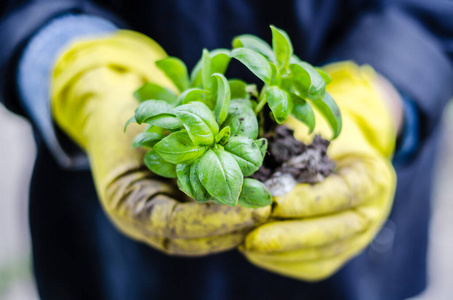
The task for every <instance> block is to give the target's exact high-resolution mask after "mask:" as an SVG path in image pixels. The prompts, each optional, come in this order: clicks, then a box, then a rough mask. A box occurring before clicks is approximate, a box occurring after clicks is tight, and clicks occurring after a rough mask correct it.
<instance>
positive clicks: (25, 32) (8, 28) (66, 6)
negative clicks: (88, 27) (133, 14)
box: [0, 0, 125, 116]
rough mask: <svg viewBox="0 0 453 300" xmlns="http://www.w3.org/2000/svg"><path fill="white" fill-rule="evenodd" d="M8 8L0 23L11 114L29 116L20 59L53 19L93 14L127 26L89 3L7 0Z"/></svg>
mask: <svg viewBox="0 0 453 300" xmlns="http://www.w3.org/2000/svg"><path fill="white" fill-rule="evenodd" d="M5 2H8V5H6V4H1V5H2V6H4V7H6V6H7V7H6V8H5V10H6V11H5V12H4V14H3V16H2V18H1V20H0V41H2V42H1V43H0V101H1V102H3V103H4V104H5V106H6V107H7V108H8V109H10V110H11V111H13V112H15V113H18V114H21V115H24V116H26V113H25V111H24V109H23V108H22V106H21V104H20V101H19V99H18V95H17V88H16V77H15V74H16V72H17V65H18V60H19V57H20V55H21V53H22V50H23V48H24V47H25V45H26V44H27V42H28V40H29V39H30V38H31V37H32V36H33V35H34V34H35V33H36V32H37V31H38V30H39V29H40V28H41V27H43V26H44V25H45V24H46V23H47V22H48V21H49V20H51V19H53V18H55V17H57V16H60V15H64V14H68V13H74V14H89V15H94V16H99V17H102V18H104V19H106V20H109V21H111V22H112V23H114V24H116V25H117V26H118V27H125V25H124V23H123V22H122V21H121V20H120V19H119V18H117V17H116V16H114V15H113V14H111V13H109V12H108V11H106V10H104V9H102V8H100V7H98V6H96V5H95V4H93V3H91V2H90V1H85V0H35V1H32V0H27V1H18V0H17V1H5Z"/></svg>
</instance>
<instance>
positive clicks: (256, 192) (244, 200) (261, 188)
mask: <svg viewBox="0 0 453 300" xmlns="http://www.w3.org/2000/svg"><path fill="white" fill-rule="evenodd" d="M238 204H239V206H242V207H246V208H259V207H264V206H268V205H271V204H272V196H271V194H270V192H269V190H268V189H267V188H266V186H265V185H264V184H263V183H262V182H260V181H258V180H256V179H252V178H245V179H244V184H243V185H242V191H241V195H240V196H239V201H238Z"/></svg>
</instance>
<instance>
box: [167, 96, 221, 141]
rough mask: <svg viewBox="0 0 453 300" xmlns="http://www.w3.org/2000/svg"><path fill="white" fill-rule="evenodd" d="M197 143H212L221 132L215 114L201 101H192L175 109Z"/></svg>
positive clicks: (175, 112)
mask: <svg viewBox="0 0 453 300" xmlns="http://www.w3.org/2000/svg"><path fill="white" fill-rule="evenodd" d="M173 113H174V114H175V115H176V116H177V117H178V119H179V120H180V121H181V122H182V124H183V125H184V127H185V128H186V130H187V132H188V134H189V136H190V138H191V140H192V142H193V143H194V144H195V145H211V144H212V143H214V136H215V135H216V134H217V133H218V132H219V125H218V124H217V121H216V119H215V116H214V114H213V113H212V111H211V110H210V109H209V107H207V106H206V104H204V103H201V102H191V103H189V104H184V105H181V106H178V107H176V108H175V109H173Z"/></svg>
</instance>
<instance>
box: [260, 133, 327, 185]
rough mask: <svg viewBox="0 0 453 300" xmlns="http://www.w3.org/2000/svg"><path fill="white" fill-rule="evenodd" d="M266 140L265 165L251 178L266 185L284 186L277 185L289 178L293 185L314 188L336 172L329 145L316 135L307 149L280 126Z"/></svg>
mask: <svg viewBox="0 0 453 300" xmlns="http://www.w3.org/2000/svg"><path fill="white" fill-rule="evenodd" d="M267 139H268V142H269V146H268V150H267V151H268V153H267V155H266V157H265V159H264V163H263V165H262V166H261V168H260V169H259V170H258V171H257V172H256V173H255V174H253V175H252V177H253V178H255V179H258V180H260V181H261V182H265V183H266V185H269V184H270V185H272V184H277V185H278V184H280V185H281V184H286V183H284V182H278V181H279V178H280V177H286V178H288V175H291V177H292V178H293V179H294V182H300V183H311V184H314V183H317V182H320V181H323V180H324V179H325V178H326V177H327V176H329V175H330V174H331V173H332V172H333V171H334V169H335V163H334V162H333V161H332V160H331V159H330V158H329V157H328V156H327V147H328V146H329V144H330V142H329V141H328V140H325V139H323V138H322V137H321V136H319V135H316V136H315V138H314V139H313V142H312V143H311V144H310V145H305V144H304V143H302V142H300V141H298V140H296V139H295V138H294V132H293V130H291V129H289V128H288V127H286V126H283V125H281V126H278V127H276V129H275V131H274V134H273V136H272V137H267Z"/></svg>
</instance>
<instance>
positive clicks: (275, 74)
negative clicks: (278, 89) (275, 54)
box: [269, 62, 282, 85]
mask: <svg viewBox="0 0 453 300" xmlns="http://www.w3.org/2000/svg"><path fill="white" fill-rule="evenodd" d="M269 65H270V66H271V69H272V79H271V82H270V83H269V84H270V85H280V83H281V81H282V76H281V73H280V71H279V69H278V68H277V66H276V65H275V64H274V63H273V62H269Z"/></svg>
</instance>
